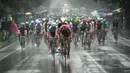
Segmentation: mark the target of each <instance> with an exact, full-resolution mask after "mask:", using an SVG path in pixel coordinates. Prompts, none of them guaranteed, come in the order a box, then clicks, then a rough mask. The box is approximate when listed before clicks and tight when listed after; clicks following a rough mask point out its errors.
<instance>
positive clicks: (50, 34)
mask: <svg viewBox="0 0 130 73" xmlns="http://www.w3.org/2000/svg"><path fill="white" fill-rule="evenodd" d="M57 27H58V26H57V24H56V23H55V22H52V23H51V25H50V26H49V27H48V29H49V31H48V38H49V50H50V51H49V53H51V51H52V48H51V45H52V43H51V42H52V39H53V38H54V40H56V39H57V36H56V29H57ZM55 43H57V42H56V41H55ZM56 45H57V44H56Z"/></svg>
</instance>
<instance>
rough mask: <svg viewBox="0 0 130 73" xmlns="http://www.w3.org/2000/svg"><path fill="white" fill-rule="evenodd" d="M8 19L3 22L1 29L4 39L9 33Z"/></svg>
mask: <svg viewBox="0 0 130 73" xmlns="http://www.w3.org/2000/svg"><path fill="white" fill-rule="evenodd" d="M7 27H8V25H7V19H6V18H4V19H3V21H2V23H1V31H2V41H5V40H6V35H7Z"/></svg>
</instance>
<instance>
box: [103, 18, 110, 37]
mask: <svg viewBox="0 0 130 73" xmlns="http://www.w3.org/2000/svg"><path fill="white" fill-rule="evenodd" d="M102 23H103V30H104V31H105V32H106V34H105V37H106V36H107V32H108V28H109V23H108V21H107V19H104V20H103V22H102Z"/></svg>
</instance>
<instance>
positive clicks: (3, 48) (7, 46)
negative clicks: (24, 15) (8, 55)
mask: <svg viewBox="0 0 130 73" xmlns="http://www.w3.org/2000/svg"><path fill="white" fill-rule="evenodd" d="M16 42H17V41H16ZM16 42H14V43H12V44H10V45H8V46H6V47H4V48H2V49H1V50H0V52H1V51H3V50H5V49H7V48H9V47H11V46H12V45H14V44H16Z"/></svg>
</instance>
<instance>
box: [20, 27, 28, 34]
mask: <svg viewBox="0 0 130 73" xmlns="http://www.w3.org/2000/svg"><path fill="white" fill-rule="evenodd" d="M19 30H20V34H21V36H25V30H27V29H26V28H25V27H20V28H19Z"/></svg>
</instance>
